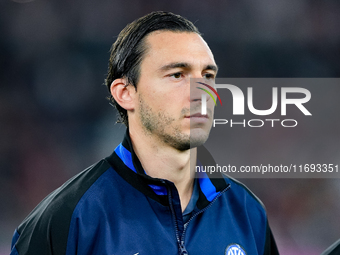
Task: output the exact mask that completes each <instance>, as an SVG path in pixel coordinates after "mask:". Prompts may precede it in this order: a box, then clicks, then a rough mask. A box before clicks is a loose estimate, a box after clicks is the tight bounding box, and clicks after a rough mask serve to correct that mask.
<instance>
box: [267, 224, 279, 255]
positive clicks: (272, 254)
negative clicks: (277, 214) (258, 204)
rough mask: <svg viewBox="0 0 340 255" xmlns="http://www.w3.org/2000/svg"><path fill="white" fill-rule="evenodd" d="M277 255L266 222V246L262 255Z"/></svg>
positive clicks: (277, 252) (272, 237)
mask: <svg viewBox="0 0 340 255" xmlns="http://www.w3.org/2000/svg"><path fill="white" fill-rule="evenodd" d="M278 254H279V251H278V249H277V246H276V242H275V239H274V236H273V233H272V231H271V229H270V227H269V224H268V221H267V231H266V244H265V247H264V255H278Z"/></svg>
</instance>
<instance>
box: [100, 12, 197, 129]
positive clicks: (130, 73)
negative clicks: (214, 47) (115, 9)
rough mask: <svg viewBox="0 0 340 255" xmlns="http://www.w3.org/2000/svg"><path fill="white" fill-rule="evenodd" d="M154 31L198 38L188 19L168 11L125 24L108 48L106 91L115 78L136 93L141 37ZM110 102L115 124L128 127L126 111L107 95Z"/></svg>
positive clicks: (142, 46) (143, 50)
mask: <svg viewBox="0 0 340 255" xmlns="http://www.w3.org/2000/svg"><path fill="white" fill-rule="evenodd" d="M157 30H164V31H173V32H193V33H197V34H199V35H200V32H199V31H198V29H197V28H196V26H195V25H194V24H193V23H192V22H191V21H189V20H187V19H185V18H183V17H182V16H180V15H176V14H173V13H171V12H163V11H158V12H152V13H150V14H148V15H146V16H143V17H141V18H139V19H137V20H135V21H133V22H132V23H130V24H128V25H127V26H126V27H125V28H124V29H123V30H122V31H121V32H120V33H119V35H118V38H117V40H116V41H115V42H114V43H113V45H112V47H111V54H110V60H109V68H108V74H107V77H106V80H105V84H106V86H107V88H108V89H109V91H110V87H111V83H112V82H113V81H114V80H115V79H119V78H125V79H126V81H127V83H128V84H131V85H133V86H134V87H135V89H136V90H137V83H138V80H139V76H140V64H141V62H142V60H143V56H144V55H145V52H146V50H147V47H146V45H145V38H146V36H147V35H148V34H150V33H151V32H154V31H157ZM109 99H110V102H111V104H112V105H113V106H115V107H116V109H117V110H118V112H119V115H120V116H119V117H120V118H119V119H118V122H122V123H124V124H125V125H126V126H128V117H127V111H126V110H125V109H124V108H122V107H121V106H120V105H119V104H118V103H117V102H116V101H115V100H114V98H113V97H112V95H111V96H110V98H109Z"/></svg>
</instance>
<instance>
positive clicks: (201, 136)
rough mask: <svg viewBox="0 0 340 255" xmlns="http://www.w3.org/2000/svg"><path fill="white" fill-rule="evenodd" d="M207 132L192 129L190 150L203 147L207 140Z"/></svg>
mask: <svg viewBox="0 0 340 255" xmlns="http://www.w3.org/2000/svg"><path fill="white" fill-rule="evenodd" d="M209 131H210V130H209ZM209 131H205V130H202V129H200V128H197V129H192V130H191V131H190V148H195V147H198V146H201V145H203V144H204V143H205V142H206V141H207V140H208V137H209Z"/></svg>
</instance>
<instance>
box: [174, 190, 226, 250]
mask: <svg viewBox="0 0 340 255" xmlns="http://www.w3.org/2000/svg"><path fill="white" fill-rule="evenodd" d="M229 188H230V185H229V186H228V187H226V188H225V189H224V190H222V191H221V192H220V193H219V194H218V195H217V196H216V197H215V198H214V199H213V200H212V201H211V202H210V204H209V205H208V206H206V207H205V208H203V209H202V210H200V211H198V212H196V213H195V214H194V215H192V216H191V217H190V219H189V220H188V221H187V222H186V223H185V224H184V229H183V233H182V238H181V240H182V243H181V244H182V245H183V247H184V236H185V232H186V230H187V227H188V225H189V223H190V221H191V220H192V219H193V218H195V217H196V216H197V215H199V214H201V213H203V212H205V211H206V210H207V209H208V208H210V207H211V206H212V204H213V203H214V202H215V201H216V200H217V199H218V198H219V197H220V196H222V194H223V193H224V192H226V191H227V190H229ZM183 254H188V253H183Z"/></svg>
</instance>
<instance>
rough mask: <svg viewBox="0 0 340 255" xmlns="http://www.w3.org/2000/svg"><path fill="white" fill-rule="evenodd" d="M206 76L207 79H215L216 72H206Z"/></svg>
mask: <svg viewBox="0 0 340 255" xmlns="http://www.w3.org/2000/svg"><path fill="white" fill-rule="evenodd" d="M203 76H204V78H206V79H207V80H213V79H215V74H212V73H206V74H204V75H203Z"/></svg>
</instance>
